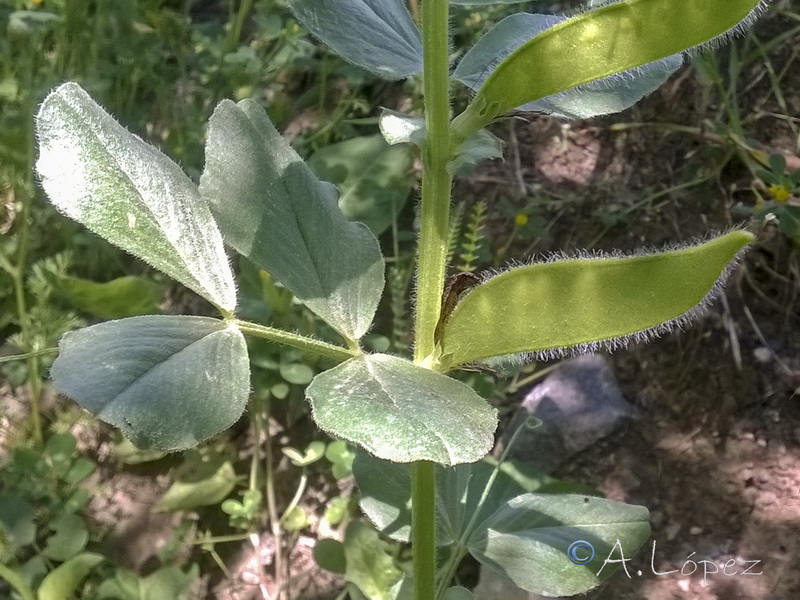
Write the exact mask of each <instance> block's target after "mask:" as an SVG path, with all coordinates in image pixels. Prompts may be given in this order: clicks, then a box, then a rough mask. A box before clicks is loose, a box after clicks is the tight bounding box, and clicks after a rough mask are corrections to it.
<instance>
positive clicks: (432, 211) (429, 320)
mask: <svg viewBox="0 0 800 600" xmlns="http://www.w3.org/2000/svg"><path fill="white" fill-rule="evenodd" d="M447 7H448V2H447V0H427V2H423V4H422V40H423V47H424V53H425V58H424V72H423V73H424V94H425V126H426V129H427V132H428V133H427V139H426V140H425V148H424V150H423V153H422V154H423V171H422V202H421V208H420V221H421V223H422V225H421V227H420V240H419V254H418V258H417V320H416V332H415V333H416V339H415V348H414V360H415V362H417V363H421V362H423V360H425V359H426V357H429V356H430V355H431V354H432V353H433V351H434V338H433V334H434V331H435V330H436V324H437V322H438V321H439V313H440V310H441V300H442V292H443V291H444V275H445V268H446V266H447V265H446V264H445V263H446V260H447V245H448V244H447V243H448V235H449V229H450V218H449V217H450V189H451V186H452V175H451V174H450V172H449V170H448V162H449V160H450V129H449V128H450V95H449V92H450V88H449V82H448V77H449V72H448V45H447V39H448V33H447V31H448V29H447V27H448V22H447V19H448V12H447Z"/></svg>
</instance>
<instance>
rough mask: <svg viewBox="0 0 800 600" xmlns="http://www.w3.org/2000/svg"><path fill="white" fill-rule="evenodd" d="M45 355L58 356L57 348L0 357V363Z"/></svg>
mask: <svg viewBox="0 0 800 600" xmlns="http://www.w3.org/2000/svg"><path fill="white" fill-rule="evenodd" d="M45 354H58V348H45V349H43V350H36V351H34V352H26V353H25V354H14V355H12V356H0V363H5V362H12V361H15V360H28V359H30V358H34V357H36V356H44V355H45Z"/></svg>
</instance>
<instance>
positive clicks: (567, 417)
mask: <svg viewBox="0 0 800 600" xmlns="http://www.w3.org/2000/svg"><path fill="white" fill-rule="evenodd" d="M633 415H634V408H633V406H632V405H630V404H629V403H628V402H627V401H626V400H625V398H624V397H623V396H622V391H621V390H620V389H619V386H618V384H617V381H616V379H615V378H614V375H613V373H612V372H611V369H609V367H608V365H607V364H606V361H605V359H604V358H603V357H602V356H598V355H587V356H581V357H578V358H574V359H572V360H569V361H567V362H565V363H564V364H563V365H561V367H559V368H558V370H557V371H555V372H554V373H553V374H551V375H550V376H548V377H547V378H546V379H545V380H544V381H542V382H541V383H540V384H538V385H537V386H535V387H534V388H533V389H532V390H531V391H530V392H529V393H528V395H527V396H526V397H525V399H524V400H523V402H522V406H520V408H519V409H518V411H517V413H516V414H515V415H514V419H513V420H512V422H511V425H510V426H509V428H508V429H507V431H506V433H505V435H504V436H503V445H505V444H506V443H507V442H508V440H509V439H510V437H511V435H513V433H514V431H516V429H517V427H518V426H519V425H520V424H521V423H522V422H524V420H525V419H527V418H528V417H530V416H534V417H537V418H538V419H540V420H541V421H542V426H541V427H539V428H537V429H534V430H531V431H523V432H521V433H520V436H519V437H518V438H517V442H516V445H515V447H514V449H513V450H512V452H511V454H512V456H513V457H515V458H517V459H519V460H524V461H525V462H527V463H528V464H531V465H532V466H535V467H537V468H539V469H542V470H545V471H552V470H554V469H556V468H557V467H559V466H560V465H562V464H563V463H564V462H566V461H567V460H568V459H569V458H570V457H571V456H573V455H575V454H577V453H578V452H581V451H582V450H585V449H586V448H588V447H590V446H592V445H594V444H595V443H597V441H598V440H601V439H602V438H604V437H606V436H607V435H609V434H610V433H611V432H612V431H614V429H615V428H616V427H617V426H618V425H619V424H620V422H621V421H622V420H624V419H626V418H630V417H632V416H633Z"/></svg>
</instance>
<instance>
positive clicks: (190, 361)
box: [51, 316, 250, 451]
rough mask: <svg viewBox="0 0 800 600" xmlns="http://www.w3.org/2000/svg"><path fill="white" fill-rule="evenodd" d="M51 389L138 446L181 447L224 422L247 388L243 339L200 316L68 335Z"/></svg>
mask: <svg viewBox="0 0 800 600" xmlns="http://www.w3.org/2000/svg"><path fill="white" fill-rule="evenodd" d="M59 349H60V354H59V356H58V358H57V359H56V361H55V362H54V363H53V368H52V371H51V375H52V377H53V383H54V384H55V387H56V389H58V390H59V391H61V392H63V393H64V394H66V395H67V396H70V397H71V398H73V399H74V400H76V401H77V402H78V403H79V404H81V406H83V407H84V408H86V409H88V410H89V411H91V412H92V413H94V414H95V415H97V416H98V417H99V418H101V419H103V420H104V421H107V422H108V423H111V424H112V425H114V426H116V427H119V428H120V429H121V430H122V432H123V433H124V434H125V435H126V436H127V437H129V438H130V439H131V441H132V442H133V443H134V444H135V445H136V446H138V447H139V448H143V449H150V448H153V449H158V450H164V451H173V450H182V449H185V448H189V447H191V446H195V445H197V444H198V443H199V442H201V441H202V440H204V439H206V438H208V437H211V436H212V435H214V434H216V433H219V432H220V431H222V430H224V429H226V428H228V427H230V426H231V425H232V424H233V423H234V422H235V421H236V420H237V419H238V418H239V417H240V416H241V414H242V412H243V411H244V407H245V405H246V403H247V397H248V392H249V385H250V375H249V362H248V358H247V348H246V346H245V342H244V337H243V336H242V334H241V333H240V332H239V330H238V329H236V328H235V327H234V326H232V325H228V324H227V323H225V322H224V321H220V320H217V319H209V318H206V317H173V316H148V317H131V318H130V319H123V320H121V321H108V322H106V323H101V324H99V325H94V326H92V327H87V328H86V329H80V330H78V331H74V332H71V333H68V334H66V335H65V336H64V337H63V338H61V342H60V344H59Z"/></svg>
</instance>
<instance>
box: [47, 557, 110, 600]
mask: <svg viewBox="0 0 800 600" xmlns="http://www.w3.org/2000/svg"><path fill="white" fill-rule="evenodd" d="M103 560H104V558H103V556H101V555H100V554H92V553H90V552H84V553H83V554H79V555H78V556H76V557H74V558H71V559H69V560H68V561H67V562H65V563H64V564H62V565H60V566H58V567H56V568H55V569H54V570H53V571H51V572H50V573H49V574H48V575H47V577H45V578H44V580H43V581H42V585H40V586H39V592H38V597H39V600H67V598H70V597H72V595H73V592H74V591H75V590H76V589H77V587H78V586H79V585H80V583H81V581H83V579H84V578H85V577H86V576H87V575H88V574H89V571H91V570H92V567H94V566H95V565H97V564H99V563H101V562H102V561H103Z"/></svg>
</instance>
